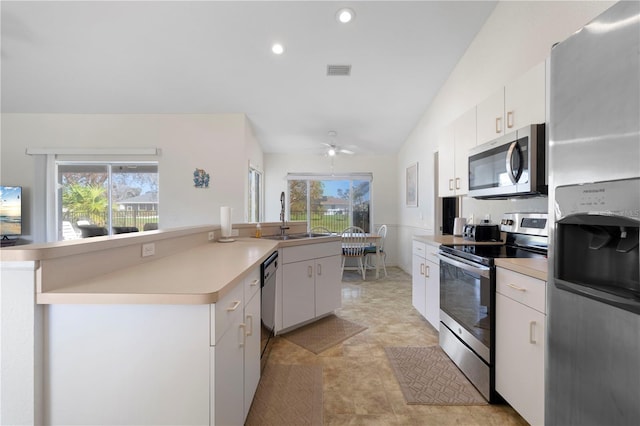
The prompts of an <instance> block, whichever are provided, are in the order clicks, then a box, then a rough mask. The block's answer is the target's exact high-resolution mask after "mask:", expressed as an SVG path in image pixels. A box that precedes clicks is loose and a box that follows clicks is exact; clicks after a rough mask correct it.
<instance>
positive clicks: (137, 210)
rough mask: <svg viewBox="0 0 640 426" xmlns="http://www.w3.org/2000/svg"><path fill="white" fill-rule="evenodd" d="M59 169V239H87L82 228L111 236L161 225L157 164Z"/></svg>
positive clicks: (67, 164) (63, 165)
mask: <svg viewBox="0 0 640 426" xmlns="http://www.w3.org/2000/svg"><path fill="white" fill-rule="evenodd" d="M56 168H57V183H58V195H57V203H56V204H57V208H56V210H57V216H58V224H57V225H58V226H57V229H58V239H59V240H62V239H73V238H80V237H82V236H83V235H84V236H86V235H87V234H86V233H85V234H83V227H85V228H86V227H90V228H103V229H104V230H105V231H106V232H107V233H108V234H112V233H117V232H114V227H115V229H116V230H117V229H122V228H121V227H126V228H127V229H129V230H130V229H132V228H137V229H138V230H140V231H142V230H143V228H144V225H145V224H147V223H158V213H157V204H158V165H157V163H155V162H138V163H129V162H127V163H104V162H73V161H57V162H56ZM71 229H73V232H71V231H70V230H71ZM63 230H64V231H63ZM85 230H86V229H85Z"/></svg>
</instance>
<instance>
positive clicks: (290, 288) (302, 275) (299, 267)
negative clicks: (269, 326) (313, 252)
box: [282, 261, 316, 328]
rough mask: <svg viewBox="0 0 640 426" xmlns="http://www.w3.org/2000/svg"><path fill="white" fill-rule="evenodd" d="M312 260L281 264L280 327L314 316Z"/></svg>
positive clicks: (289, 325)
mask: <svg viewBox="0 0 640 426" xmlns="http://www.w3.org/2000/svg"><path fill="white" fill-rule="evenodd" d="M314 265H315V263H314V261H307V262H295V263H287V264H285V265H282V327H283V328H287V327H291V326H294V325H296V324H299V323H301V322H304V321H308V320H310V319H312V318H314V317H315V307H316V306H315V305H316V304H315V278H314Z"/></svg>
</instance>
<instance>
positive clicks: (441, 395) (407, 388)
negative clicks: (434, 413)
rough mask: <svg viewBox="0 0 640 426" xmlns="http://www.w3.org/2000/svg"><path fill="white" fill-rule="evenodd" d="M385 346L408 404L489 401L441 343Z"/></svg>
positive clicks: (462, 403)
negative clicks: (427, 345)
mask: <svg viewBox="0 0 640 426" xmlns="http://www.w3.org/2000/svg"><path fill="white" fill-rule="evenodd" d="M384 349H385V351H386V353H387V357H388V358H389V362H390V363H391V367H392V368H393V372H394V374H395V376H396V379H397V380H398V383H399V384H400V388H401V389H402V394H403V395H404V399H405V401H407V404H424V405H486V404H487V401H486V400H485V399H484V398H483V397H482V395H481V394H480V392H478V390H477V389H476V388H475V387H473V385H472V384H471V383H470V382H469V380H467V378H466V377H465V376H464V374H462V372H461V371H460V370H458V367H456V366H455V364H454V363H453V362H452V361H451V360H450V359H449V358H448V357H447V355H446V354H445V353H444V352H443V351H442V349H440V348H439V347H438V346H431V347H391V348H384Z"/></svg>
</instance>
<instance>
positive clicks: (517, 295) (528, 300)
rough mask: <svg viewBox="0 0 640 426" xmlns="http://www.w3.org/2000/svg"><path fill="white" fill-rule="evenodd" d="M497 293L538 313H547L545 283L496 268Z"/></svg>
mask: <svg viewBox="0 0 640 426" xmlns="http://www.w3.org/2000/svg"><path fill="white" fill-rule="evenodd" d="M496 291H497V292H498V293H500V294H502V295H504V296H507V297H509V298H511V299H513V300H516V301H518V302H520V303H522V304H524V305H526V306H529V307H530V308H533V309H535V310H537V311H538V312H541V313H543V314H544V313H546V312H547V309H546V294H547V283H546V282H545V281H542V280H539V279H537V278H532V277H530V276H528V275H524V274H520V273H518V272H513V271H510V270H508V269H504V268H496Z"/></svg>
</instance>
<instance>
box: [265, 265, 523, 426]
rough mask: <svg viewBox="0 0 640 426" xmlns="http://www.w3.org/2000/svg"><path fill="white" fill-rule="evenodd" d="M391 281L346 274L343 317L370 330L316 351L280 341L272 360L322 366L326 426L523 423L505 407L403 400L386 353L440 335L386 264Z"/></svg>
mask: <svg viewBox="0 0 640 426" xmlns="http://www.w3.org/2000/svg"><path fill="white" fill-rule="evenodd" d="M387 270H388V272H389V276H388V278H386V279H384V278H382V279H380V280H377V281H376V280H375V279H374V278H373V274H368V275H367V280H366V281H362V280H361V277H359V276H358V275H357V274H356V273H352V272H345V275H344V277H343V289H342V299H343V306H342V308H341V309H339V310H338V311H336V314H337V315H339V316H340V317H342V318H345V319H348V320H350V321H353V322H356V323H358V324H360V325H363V326H365V327H368V328H367V329H366V330H365V331H363V332H361V333H358V334H357V335H355V336H353V337H351V338H349V339H347V340H346V341H344V342H342V343H340V344H338V345H336V346H334V347H332V348H330V349H327V350H326V351H324V352H322V353H321V354H319V355H315V354H313V353H312V352H309V351H307V350H306V349H303V348H301V347H299V346H297V345H296V344H294V343H291V342H289V341H288V340H286V339H284V338H281V337H279V338H277V339H276V341H275V344H274V346H273V349H272V351H271V355H270V357H269V360H268V362H269V363H277V364H313V365H321V366H322V367H323V410H324V424H325V425H340V426H341V425H367V426H370V425H389V426H396V425H469V426H474V425H483V426H484V425H518V426H519V425H526V424H527V423H526V422H525V421H524V420H523V419H522V418H521V417H520V416H519V415H518V414H517V413H516V412H515V411H514V410H513V409H512V408H511V407H509V406H507V405H487V406H431V405H408V404H406V402H405V400H404V397H403V395H402V392H401V390H400V386H399V385H398V383H397V380H396V379H395V376H394V375H393V371H392V369H391V366H390V364H389V362H388V359H387V357H386V353H385V351H384V348H385V347H388V346H434V345H437V344H438V333H437V331H436V330H435V329H434V328H433V327H432V326H431V325H430V324H429V323H427V321H426V320H425V319H424V318H422V317H421V316H420V315H419V314H418V313H417V311H416V310H415V309H414V308H413V306H412V305H411V276H409V275H408V274H406V273H404V272H403V271H402V270H400V269H398V268H387Z"/></svg>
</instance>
